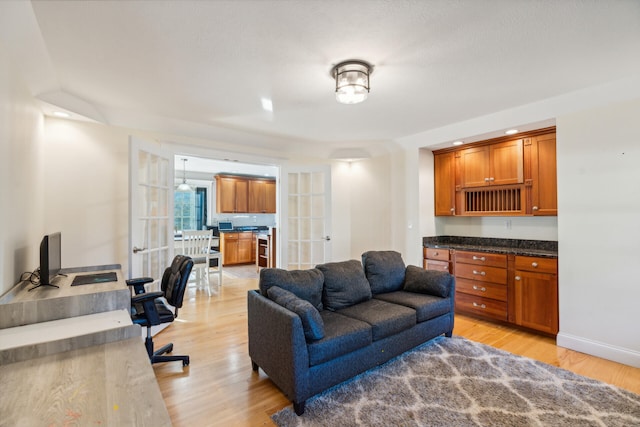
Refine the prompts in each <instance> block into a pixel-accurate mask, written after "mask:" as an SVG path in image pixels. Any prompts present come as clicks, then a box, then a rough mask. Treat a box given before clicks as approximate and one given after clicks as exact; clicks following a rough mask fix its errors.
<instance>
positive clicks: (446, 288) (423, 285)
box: [404, 265, 453, 298]
mask: <svg viewBox="0 0 640 427" xmlns="http://www.w3.org/2000/svg"><path fill="white" fill-rule="evenodd" d="M452 280H453V276H452V275H450V274H449V273H447V272H446V271H436V270H424V269H422V268H420V267H416V266H415V265H409V266H407V271H406V273H405V277H404V290H405V291H409V292H417V293H421V294H429V295H435V296H437V297H442V298H446V297H448V296H449V292H450V291H451V281H452Z"/></svg>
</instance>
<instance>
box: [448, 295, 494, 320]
mask: <svg viewBox="0 0 640 427" xmlns="http://www.w3.org/2000/svg"><path fill="white" fill-rule="evenodd" d="M456 310H459V311H466V312H468V313H473V314H476V315H479V316H486V317H491V318H493V319H498V320H504V321H506V320H507V303H506V301H498V300H494V299H491V298H483V297H478V296H475V295H469V294H465V293H463V292H458V291H456Z"/></svg>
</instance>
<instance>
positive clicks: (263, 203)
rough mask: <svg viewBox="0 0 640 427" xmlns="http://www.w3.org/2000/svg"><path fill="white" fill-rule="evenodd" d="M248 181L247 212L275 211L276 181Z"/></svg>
mask: <svg viewBox="0 0 640 427" xmlns="http://www.w3.org/2000/svg"><path fill="white" fill-rule="evenodd" d="M248 182H249V213H276V182H275V181H274V180H255V179H251V180H249V181H248Z"/></svg>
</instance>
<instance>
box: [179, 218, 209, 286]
mask: <svg viewBox="0 0 640 427" xmlns="http://www.w3.org/2000/svg"><path fill="white" fill-rule="evenodd" d="M212 237H213V230H183V231H182V254H183V255H187V256H189V257H191V258H192V259H193V268H194V270H195V273H196V286H197V288H198V289H200V287H201V286H204V285H206V288H207V292H208V294H209V295H211V283H210V282H209V266H210V262H211V238H212Z"/></svg>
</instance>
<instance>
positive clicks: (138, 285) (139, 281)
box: [127, 277, 153, 295]
mask: <svg viewBox="0 0 640 427" xmlns="http://www.w3.org/2000/svg"><path fill="white" fill-rule="evenodd" d="M151 282H153V278H151V277H137V278H135V279H129V280H127V286H133V293H134V294H135V295H139V294H143V293H145V290H144V285H145V284H146V283H151Z"/></svg>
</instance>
